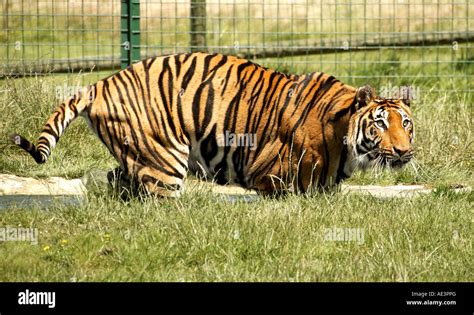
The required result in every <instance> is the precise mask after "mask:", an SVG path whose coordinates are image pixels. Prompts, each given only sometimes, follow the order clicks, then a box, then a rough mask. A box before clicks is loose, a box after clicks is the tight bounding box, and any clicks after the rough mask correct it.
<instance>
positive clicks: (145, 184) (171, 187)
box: [138, 166, 185, 197]
mask: <svg viewBox="0 0 474 315" xmlns="http://www.w3.org/2000/svg"><path fill="white" fill-rule="evenodd" d="M184 177H185V174H179V175H177V176H170V175H167V174H164V173H163V172H161V171H160V170H157V169H155V168H153V167H149V166H146V167H143V168H142V169H141V170H140V171H139V172H138V181H139V185H140V187H141V188H142V190H144V191H145V192H146V193H147V194H149V195H153V196H157V197H179V196H180V195H181V192H182V190H183V179H184Z"/></svg>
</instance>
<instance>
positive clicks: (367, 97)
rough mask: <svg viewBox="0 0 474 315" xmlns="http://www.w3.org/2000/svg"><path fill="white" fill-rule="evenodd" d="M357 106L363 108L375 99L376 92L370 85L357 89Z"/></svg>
mask: <svg viewBox="0 0 474 315" xmlns="http://www.w3.org/2000/svg"><path fill="white" fill-rule="evenodd" d="M356 98H357V104H358V105H357V106H358V108H361V107H363V106H365V105H367V104H368V103H370V101H371V100H373V99H374V98H375V90H374V89H373V88H372V87H371V86H370V85H368V84H366V85H364V86H362V87H360V88H358V89H357V96H356Z"/></svg>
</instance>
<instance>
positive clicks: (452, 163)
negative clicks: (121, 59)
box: [0, 52, 474, 281]
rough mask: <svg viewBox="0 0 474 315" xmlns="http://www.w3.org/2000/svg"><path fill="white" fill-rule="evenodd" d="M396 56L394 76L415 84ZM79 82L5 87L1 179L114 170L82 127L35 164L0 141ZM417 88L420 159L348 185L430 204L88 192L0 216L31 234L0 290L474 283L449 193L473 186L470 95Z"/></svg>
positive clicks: (466, 215) (23, 130)
mask: <svg viewBox="0 0 474 315" xmlns="http://www.w3.org/2000/svg"><path fill="white" fill-rule="evenodd" d="M426 53H427V56H428V57H430V55H429V52H426ZM314 58H315V59H317V60H319V57H314ZM324 58H326V57H324ZM327 58H331V56H328V57H327ZM332 58H334V56H332ZM353 58H364V56H363V55H362V54H361V55H353ZM384 58H391V56H390V55H387V56H384ZM400 58H401V59H400V62H401V64H400V66H399V67H398V68H397V69H398V70H396V69H395V70H394V71H395V72H394V74H395V75H396V74H397V73H398V72H397V71H403V73H407V74H412V75H414V76H417V75H419V72H420V69H410V67H409V66H407V65H406V63H404V62H403V56H401V57H400ZM383 66H386V65H381V67H383ZM376 67H377V66H374V65H368V68H370V69H368V72H367V73H368V74H370V73H377V71H383V70H384V69H380V68H379V69H378V68H376ZM369 70H370V71H369ZM347 71H348V69H342V68H339V69H338V70H337V71H335V72H333V74H335V75H336V76H337V75H340V76H341V75H342V76H344V75H347V74H348V72H347ZM387 71H388V70H387ZM423 71H427V72H430V71H433V69H430V68H426V69H423ZM454 71H461V70H454ZM463 71H466V69H464V70H463ZM461 73H462V72H461ZM104 75H105V74H104ZM77 80H82V79H81V78H69V79H68V78H67V77H66V76H51V77H44V78H29V79H17V80H4V81H0V90H1V91H3V93H2V94H1V96H0V113H2V115H1V116H0V152H1V153H0V173H11V174H16V175H21V176H34V177H48V176H64V177H68V178H77V177H82V176H84V174H87V173H89V172H90V171H91V170H93V169H104V170H106V169H110V168H112V167H114V166H115V165H116V162H115V161H114V160H113V159H112V158H111V156H110V154H109V153H108V152H107V151H106V149H105V148H104V147H103V146H102V145H101V144H100V143H99V141H98V140H97V139H96V138H95V136H93V134H92V133H91V132H90V131H89V130H88V129H87V127H86V124H85V123H84V121H82V120H79V121H76V122H75V123H74V124H72V126H70V127H69V129H68V130H67V132H66V134H65V135H64V136H63V137H62V138H61V140H60V142H59V143H58V146H57V147H56V149H55V150H54V151H53V154H52V155H51V158H50V160H48V162H47V163H46V164H44V165H37V164H35V162H34V161H33V160H32V159H31V157H29V156H28V155H27V154H25V153H23V152H20V151H19V150H18V149H17V148H15V147H14V146H12V145H10V144H8V143H7V135H8V134H9V133H11V132H18V133H20V134H22V135H24V136H25V137H27V138H29V139H36V138H37V137H38V134H39V131H40V129H41V127H42V125H43V124H44V122H45V121H46V118H47V117H48V116H49V115H50V114H51V112H52V110H53V108H54V106H56V105H54V104H57V101H56V100H55V94H54V91H55V87H56V86H58V85H59V86H62V85H63V84H65V83H66V84H75V82H76V81H77ZM88 80H89V79H88ZM369 82H371V81H369ZM388 82H390V83H393V84H400V83H401V82H399V81H397V80H396V78H395V79H393V80H392V79H383V78H382V76H381V77H380V78H379V79H376V80H374V82H373V83H372V82H371V83H372V84H373V85H374V86H376V87H380V84H386V83H388ZM462 84H463V81H456V79H453V78H448V77H441V78H439V80H438V82H436V87H437V89H439V88H440V89H448V88H449V89H451V88H454V89H459V90H463V89H465V88H467V82H466V83H465V85H462ZM416 85H417V86H419V87H420V88H421V89H422V90H423V91H424V92H423V93H421V95H419V97H418V99H417V100H416V101H415V102H414V105H413V112H414V117H415V130H416V139H415V142H416V153H415V158H416V161H415V162H414V163H413V164H412V165H410V166H408V167H407V168H405V169H404V170H403V171H400V172H390V171H384V172H380V171H371V172H368V173H360V172H358V173H356V174H355V175H354V177H352V178H351V179H350V180H349V181H348V182H349V183H352V184H396V183H404V184H411V183H417V184H425V185H428V186H431V187H433V188H435V190H434V192H433V193H432V194H429V195H425V196H420V197H417V198H412V199H408V198H406V199H377V198H373V197H368V196H346V195H342V194H338V193H334V194H315V195H308V196H288V197H285V198H281V199H260V200H258V201H255V202H252V203H245V202H242V201H236V202H233V203H231V202H229V201H223V200H222V199H220V198H219V197H217V196H215V195H212V194H211V193H210V191H209V190H207V189H206V188H202V187H200V186H199V185H198V187H194V189H190V190H188V191H187V192H186V193H185V194H184V195H183V196H182V197H181V198H179V199H174V200H153V199H148V200H146V201H144V202H139V201H138V200H132V201H130V202H128V203H124V202H122V201H120V200H117V199H116V198H114V197H113V196H112V195H111V194H110V193H109V192H108V191H107V189H106V188H104V187H100V186H99V187H92V189H91V190H90V192H89V193H88V196H87V198H88V201H87V203H84V204H82V205H76V206H66V205H61V204H56V205H54V206H51V207H50V208H48V209H40V208H39V207H30V208H27V209H23V208H15V209H5V210H0V227H33V228H37V229H38V231H39V243H38V245H33V244H30V243H26V242H0V256H1V257H2V259H0V281H40V280H41V281H166V280H170V281H196V280H202V281H251V280H255V281H264V280H268V281H473V280H474V277H473V275H474V270H473V269H474V266H473V264H472V261H473V258H474V257H473V256H474V254H473V253H474V251H473V248H472V245H473V242H472V235H473V233H472V232H473V230H472V224H473V221H472V218H473V201H474V194H473V193H472V192H471V193H461V194H454V193H453V192H451V191H450V190H449V189H448V188H449V187H450V186H453V185H458V184H462V185H470V186H471V187H472V186H473V184H474V181H473V178H474V176H473V175H474V174H473V173H474V165H473V160H472V157H473V156H474V154H473V153H474V150H473V141H474V139H473V135H472V131H471V130H472V117H473V116H472V114H473V113H472V111H473V107H472V104H473V98H472V95H470V94H466V93H456V92H454V93H446V94H444V93H439V92H437V89H432V87H433V82H431V81H428V80H425V79H424V78H420V79H418V80H417V81H416ZM326 228H358V229H362V231H363V232H364V242H362V243H361V244H358V243H357V242H338V241H329V240H325V239H324V231H325V229H326Z"/></svg>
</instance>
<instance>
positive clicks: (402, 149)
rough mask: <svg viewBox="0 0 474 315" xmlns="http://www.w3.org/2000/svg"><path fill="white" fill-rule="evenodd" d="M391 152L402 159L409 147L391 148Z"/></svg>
mask: <svg viewBox="0 0 474 315" xmlns="http://www.w3.org/2000/svg"><path fill="white" fill-rule="evenodd" d="M393 151H394V152H395V153H396V154H398V156H399V157H402V156H404V155H405V154H407V153H408V152H410V147H405V146H403V147H395V146H394V147H393Z"/></svg>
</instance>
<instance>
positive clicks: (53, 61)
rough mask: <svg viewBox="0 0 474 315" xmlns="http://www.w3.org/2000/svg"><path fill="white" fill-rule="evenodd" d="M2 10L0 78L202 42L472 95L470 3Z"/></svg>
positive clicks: (273, 0) (31, 0) (223, 3)
mask: <svg viewBox="0 0 474 315" xmlns="http://www.w3.org/2000/svg"><path fill="white" fill-rule="evenodd" d="M0 9H1V12H2V13H1V16H0V18H1V20H0V23H1V24H2V25H3V31H2V32H0V38H1V40H0V43H1V44H0V77H3V78H4V77H10V76H25V75H50V74H53V73H64V74H67V75H71V74H74V75H77V73H81V75H82V76H84V77H85V78H88V79H87V80H89V81H90V80H92V81H95V80H97V79H99V78H101V77H104V76H106V75H108V74H110V73H112V72H114V71H117V70H119V69H120V68H121V67H123V66H124V65H126V64H127V63H128V62H130V61H134V60H138V59H143V58H146V57H151V56H157V55H164V54H171V53H177V52H189V51H208V52H221V53H225V54H232V55H238V56H241V57H244V58H248V59H251V60H254V61H255V62H257V63H260V64H262V65H264V66H267V67H271V68H276V69H278V70H280V71H283V72H291V73H307V72H312V71H324V72H328V73H331V74H332V75H334V76H336V77H337V78H338V79H340V80H342V81H344V82H346V83H348V84H352V85H356V86H357V85H361V84H364V83H367V82H368V83H370V84H372V85H374V86H378V87H379V88H380V87H382V86H383V87H385V88H386V89H387V88H388V89H390V86H391V85H393V86H396V85H402V84H410V85H415V86H418V87H420V88H421V89H422V90H429V91H440V92H443V93H444V92H452V91H456V92H462V93H468V94H469V95H472V94H473V92H474V89H473V85H472V81H473V75H474V49H473V46H472V43H473V41H474V4H472V3H470V0H379V1H374V0H354V1H349V0H314V1H311V0H269V1H264V0H243V1H236V0H173V1H171V0H160V1H153V0H142V1H138V0H132V1H130V0H129V1H127V0H122V1H118V0H117V1H111V0H110V1H107V0H103V1H99V0H94V1H87V0H74V1H60V0H55V1H53V0H51V1H41V0H28V1H25V0H16V1H13V0H2V4H1V8H0ZM64 74H63V75H64Z"/></svg>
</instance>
